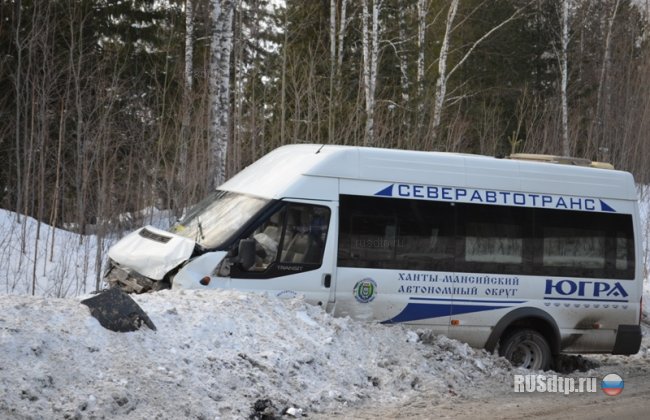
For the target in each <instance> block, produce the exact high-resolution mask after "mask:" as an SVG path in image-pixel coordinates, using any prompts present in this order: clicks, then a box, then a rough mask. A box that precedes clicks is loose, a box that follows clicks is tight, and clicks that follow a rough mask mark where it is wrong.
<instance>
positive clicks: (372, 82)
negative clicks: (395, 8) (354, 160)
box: [361, 0, 382, 146]
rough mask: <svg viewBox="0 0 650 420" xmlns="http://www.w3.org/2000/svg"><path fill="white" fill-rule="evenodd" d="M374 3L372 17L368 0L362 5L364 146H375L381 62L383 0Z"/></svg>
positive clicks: (374, 0)
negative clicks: (377, 88) (380, 28)
mask: <svg viewBox="0 0 650 420" xmlns="http://www.w3.org/2000/svg"><path fill="white" fill-rule="evenodd" d="M371 1H372V15H371V14H370V10H369V8H368V0H363V4H362V15H361V20H362V28H363V29H362V43H363V84H364V96H365V102H366V125H365V130H364V141H363V143H364V145H366V146H372V145H374V144H375V88H376V84H377V62H378V61H379V12H380V11H381V3H382V0H371Z"/></svg>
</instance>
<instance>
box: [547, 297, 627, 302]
mask: <svg viewBox="0 0 650 420" xmlns="http://www.w3.org/2000/svg"><path fill="white" fill-rule="evenodd" d="M544 300H579V301H584V302H621V303H629V302H630V301H629V300H620V299H581V298H561V297H545V298H544Z"/></svg>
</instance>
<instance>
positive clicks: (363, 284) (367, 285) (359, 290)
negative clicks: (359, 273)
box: [354, 278, 377, 303]
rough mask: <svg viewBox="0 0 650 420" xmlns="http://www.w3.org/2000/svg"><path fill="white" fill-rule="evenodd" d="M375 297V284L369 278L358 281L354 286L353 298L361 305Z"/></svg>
mask: <svg viewBox="0 0 650 420" xmlns="http://www.w3.org/2000/svg"><path fill="white" fill-rule="evenodd" d="M376 295H377V283H375V281H374V280H373V279H371V278H365V279H363V280H359V281H358V282H357V284H355V285H354V297H355V299H356V300H357V301H359V302H361V303H368V302H372V301H373V300H374V299H375V296H376Z"/></svg>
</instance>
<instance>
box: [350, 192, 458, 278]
mask: <svg viewBox="0 0 650 420" xmlns="http://www.w3.org/2000/svg"><path fill="white" fill-rule="evenodd" d="M340 215H341V218H340V225H339V229H340V231H339V254H338V264H339V266H342V267H363V268H389V269H407V270H440V271H452V269H453V263H454V235H455V233H454V211H453V206H452V204H450V203H441V202H434V201H425V200H405V199H387V198H380V197H362V196H351V195H342V196H341V201H340Z"/></svg>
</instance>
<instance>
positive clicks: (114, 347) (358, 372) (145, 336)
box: [0, 290, 512, 419]
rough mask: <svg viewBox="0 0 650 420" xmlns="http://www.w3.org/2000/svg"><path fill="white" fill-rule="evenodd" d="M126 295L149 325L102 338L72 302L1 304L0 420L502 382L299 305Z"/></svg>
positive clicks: (311, 407) (202, 412)
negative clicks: (151, 327) (146, 315)
mask: <svg viewBox="0 0 650 420" xmlns="http://www.w3.org/2000/svg"><path fill="white" fill-rule="evenodd" d="M135 299H136V301H137V302H138V304H139V305H140V306H141V307H142V308H143V309H144V310H145V311H146V312H147V314H148V315H149V317H150V318H151V320H152V321H153V323H154V324H155V325H156V327H157V331H152V330H149V329H148V328H143V329H142V330H139V331H136V332H131V333H115V332H111V331H108V330H106V329H104V328H103V327H101V326H100V325H99V323H98V322H97V321H96V320H95V319H94V318H92V317H91V316H90V313H89V310H88V308H87V307H86V306H84V305H81V304H80V303H79V300H80V298H74V299H57V298H47V299H45V298H34V297H25V296H0V308H2V309H1V310H0V393H1V394H2V395H3V398H2V399H1V400H0V418H16V417H18V418H20V417H23V416H25V417H34V418H52V417H62V418H104V417H105V418H114V417H116V416H117V417H120V416H127V415H128V416H129V417H130V418H143V419H144V418H147V419H149V418H156V417H159V418H205V419H208V418H210V419H213V418H247V417H249V416H250V415H251V414H253V413H254V407H255V403H256V402H257V403H258V407H259V406H260V405H262V406H264V404H266V406H264V407H265V408H266V409H267V410H268V412H269V413H273V414H275V415H280V414H282V413H283V412H287V410H288V409H291V412H293V413H294V414H297V413H304V414H308V413H326V412H328V410H333V409H340V408H341V407H346V406H355V405H359V404H363V403H365V402H369V401H371V400H372V401H375V402H377V401H382V402H384V403H388V402H391V403H395V402H399V401H402V400H405V399H407V398H409V397H412V396H413V395H415V394H417V393H419V392H422V391H424V390H426V391H427V392H430V393H431V395H432V398H434V399H439V400H441V401H442V400H443V399H446V398H448V397H449V396H450V395H452V396H453V395H457V394H464V393H467V392H471V390H470V389H469V388H468V387H467V384H472V383H480V382H484V381H494V382H496V383H504V382H508V381H510V380H511V379H510V378H511V376H512V368H511V366H510V365H509V364H508V363H507V362H506V361H505V360H504V359H501V358H497V357H494V356H492V355H488V354H487V353H485V352H484V351H479V350H475V349H472V348H470V347H469V346H467V345H466V344H462V343H459V342H457V341H454V340H451V339H448V338H446V337H442V336H440V337H434V336H428V335H422V338H420V336H418V334H416V333H415V332H413V331H410V330H408V329H406V328H403V327H401V326H393V327H386V326H380V325H377V324H368V323H360V322H356V321H352V320H350V319H348V318H333V317H331V316H329V315H328V314H326V313H325V312H324V311H322V309H321V308H318V307H314V306H310V305H307V304H305V303H304V302H303V301H302V300H301V299H293V300H279V299H277V298H275V297H267V296H263V295H262V296H260V295H249V294H243V293H239V292H234V291H216V292H200V291H169V290H168V291H163V292H160V293H156V294H150V295H139V296H135ZM265 400H269V401H267V402H265ZM288 415H289V414H288Z"/></svg>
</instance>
